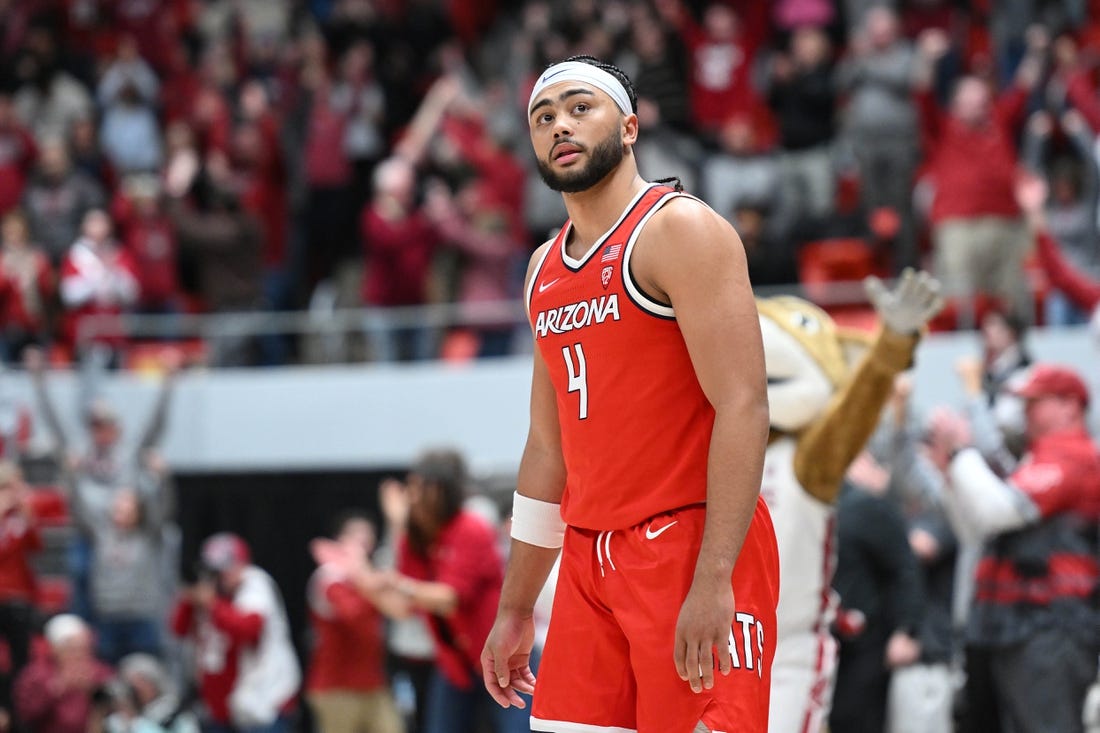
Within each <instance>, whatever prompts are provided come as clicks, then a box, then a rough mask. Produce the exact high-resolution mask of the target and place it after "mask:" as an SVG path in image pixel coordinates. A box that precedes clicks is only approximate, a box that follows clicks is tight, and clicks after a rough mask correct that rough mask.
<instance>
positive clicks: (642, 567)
mask: <svg viewBox="0 0 1100 733" xmlns="http://www.w3.org/2000/svg"><path fill="white" fill-rule="evenodd" d="M705 514H706V508H705V507H704V506H703V505H694V506H690V507H685V508H683V509H678V510H676V511H673V512H669V513H667V514H661V515H658V516H656V517H653V518H652V519H650V520H648V521H645V522H642V523H641V524H639V525H637V526H635V527H631V528H630V529H624V530H614V531H609V532H595V531H588V530H581V529H576V528H573V527H570V528H569V529H568V530H567V531H566V535H565V544H564V546H563V548H562V558H561V568H560V571H559V573H560V574H559V578H558V586H557V591H556V594H555V596H554V609H553V615H552V617H551V621H550V631H549V634H548V636H547V639H546V645H545V648H544V649H543V654H542V660H541V662H540V664H539V673H538V682H537V684H536V685H535V697H534V702H533V706H532V709H531V730H534V731H549V732H550V733H626V732H627V731H630V732H633V731H637V732H638V733H691V731H693V730H694V729H695V727H696V725H697V724H698V723H699V722H700V721H702V723H703V724H704V725H705V726H707V728H709V729H710V730H712V731H724V732H725V733H734V732H735V731H737V732H738V733H740V732H742V731H746V732H748V731H752V732H755V731H766V730H767V728H768V696H769V689H770V685H771V665H772V659H773V657H774V656H775V641H776V640H775V606H776V603H777V601H778V598H779V553H778V550H777V548H776V544H775V532H774V530H773V528H772V522H771V516H770V515H769V514H768V510H767V507H766V506H765V505H764V502H763V501H762V500H758V501H757V504H756V514H755V516H754V517H753V521H752V524H751V526H750V528H749V532H748V535H747V537H746V538H745V543H744V546H743V547H742V549H741V554H740V556H739V557H738V560H737V564H736V566H735V568H734V571H733V578H732V583H733V593H734V602H735V605H736V613H735V616H734V620H733V625H732V628H731V629H730V647H729V648H730V652H731V657H732V658H733V664H734V668H733V670H732V671H731V672H730V674H729V675H728V676H723V675H722V674H721V673H720V672H718V671H717V670H715V674H714V687H713V688H712V689H710V690H705V689H704V690H703V691H702V692H700V693H694V692H692V691H691V687H690V686H689V685H688V683H687V682H684V681H683V680H681V679H680V677H679V675H678V674H677V673H676V666H675V664H674V662H673V656H672V655H673V647H674V642H675V632H676V620H677V618H678V616H679V614H680V606H681V604H682V603H683V600H684V598H685V597H686V596H687V592H688V589H689V588H690V586H691V581H692V577H693V575H694V572H695V561H696V558H697V557H698V554H699V546H700V543H701V541H702V536H703V522H704V518H705Z"/></svg>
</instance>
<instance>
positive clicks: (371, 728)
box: [306, 512, 407, 733]
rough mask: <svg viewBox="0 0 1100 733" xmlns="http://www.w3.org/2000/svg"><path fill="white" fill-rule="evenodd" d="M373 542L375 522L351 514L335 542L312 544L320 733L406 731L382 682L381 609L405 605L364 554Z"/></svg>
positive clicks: (394, 610)
mask: <svg viewBox="0 0 1100 733" xmlns="http://www.w3.org/2000/svg"><path fill="white" fill-rule="evenodd" d="M374 547H375V531H374V525H373V524H371V521H370V519H368V518H367V516H366V515H364V514H359V513H354V512H352V513H348V514H345V515H344V516H343V517H341V519H340V521H339V523H338V525H337V528H336V533H335V539H334V540H315V541H314V542H313V543H312V545H311V548H310V549H311V551H312V552H313V556H314V559H315V560H317V562H318V564H319V567H318V568H317V570H316V572H314V574H313V577H312V578H310V580H309V588H308V595H309V599H308V600H309V612H310V614H309V615H310V619H311V621H312V625H313V631H314V635H315V645H314V648H313V659H312V662H311V664H310V668H309V675H308V677H307V680H306V690H307V691H308V698H309V704H310V707H311V708H312V709H313V714H314V716H315V717H316V718H317V721H318V723H319V728H320V730H322V731H324V733H403V731H404V729H405V725H404V721H403V720H402V719H401V714H400V713H399V712H398V710H397V705H396V704H395V703H394V699H393V694H392V693H391V692H390V689H389V686H388V685H387V682H386V668H385V662H386V640H385V634H384V628H383V625H384V624H383V621H384V617H383V614H384V613H385V614H388V615H403V614H404V613H406V612H407V604H404V603H399V602H398V601H399V599H398V598H397V597H396V596H395V595H394V594H386V593H385V592H383V591H382V589H381V584H380V583H379V582H377V580H378V575H377V573H376V572H375V571H374V570H373V567H372V566H371V564H370V559H369V558H370V554H371V552H372V551H373V550H374Z"/></svg>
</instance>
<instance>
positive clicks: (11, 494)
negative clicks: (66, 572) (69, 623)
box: [0, 461, 42, 712]
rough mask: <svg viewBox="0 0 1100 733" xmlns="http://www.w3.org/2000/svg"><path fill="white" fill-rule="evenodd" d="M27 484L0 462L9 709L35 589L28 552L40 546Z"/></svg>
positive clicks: (3, 702)
mask: <svg viewBox="0 0 1100 733" xmlns="http://www.w3.org/2000/svg"><path fill="white" fill-rule="evenodd" d="M29 498H30V493H29V490H28V489H27V484H26V483H25V482H24V481H23V474H22V472H21V471H20V470H19V467H18V466H17V465H16V464H15V463H13V462H11V461H0V636H3V638H4V640H5V641H6V642H7V644H8V651H9V654H10V655H11V662H10V665H11V666H10V669H9V670H8V671H7V672H6V673H4V674H3V676H2V677H0V708H3V709H4V710H6V711H9V712H10V711H11V709H12V695H11V687H12V680H13V679H14V678H15V677H16V676H17V675H18V674H19V673H20V672H21V671H22V670H23V667H25V666H26V665H27V659H28V651H29V647H30V637H31V629H32V623H33V611H34V608H33V605H32V604H33V603H34V592H35V580H34V571H33V570H32V569H31V565H30V555H31V554H32V553H34V552H36V551H38V550H40V549H42V538H41V537H40V536H39V534H38V528H37V526H36V523H35V519H34V514H33V513H32V512H31V509H30V506H29V503H28V500H29Z"/></svg>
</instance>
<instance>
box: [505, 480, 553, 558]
mask: <svg viewBox="0 0 1100 733" xmlns="http://www.w3.org/2000/svg"><path fill="white" fill-rule="evenodd" d="M512 539H514V540H519V541H520V542H526V543H527V544H529V545H535V546H536V547H546V548H549V549H557V548H559V547H561V545H562V542H563V541H564V539H565V522H563V521H562V519H561V504H552V503H551V502H548V501H542V500H541V499H532V498H531V497H529V496H524V495H523V494H521V493H519V492H518V491H517V492H515V494H513V497H512Z"/></svg>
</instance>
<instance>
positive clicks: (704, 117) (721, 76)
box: [658, 0, 759, 133]
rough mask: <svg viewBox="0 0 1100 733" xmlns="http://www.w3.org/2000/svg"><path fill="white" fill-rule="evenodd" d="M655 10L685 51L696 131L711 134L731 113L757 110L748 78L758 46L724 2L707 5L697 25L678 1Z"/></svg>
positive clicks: (755, 99)
mask: <svg viewBox="0 0 1100 733" xmlns="http://www.w3.org/2000/svg"><path fill="white" fill-rule="evenodd" d="M658 9H659V10H660V12H661V14H662V16H663V20H664V21H665V22H666V23H668V24H670V25H672V27H674V28H676V29H677V30H678V31H679V33H680V36H681V37H682V39H683V41H684V45H685V46H686V47H687V49H688V54H689V56H690V62H689V63H690V70H689V78H690V83H691V110H692V118H693V121H694V123H695V128H696V129H697V130H698V131H700V132H703V133H714V132H717V130H718V128H720V127H721V126H722V124H723V123H724V122H725V121H726V120H727V119H729V117H730V115H731V114H733V113H736V112H748V111H751V110H753V109H755V108H756V106H757V105H758V104H759V99H758V95H757V94H756V92H755V91H754V89H753V87H752V83H751V79H750V77H751V71H752V64H753V57H754V56H755V54H756V41H755V40H754V39H753V38H752V37H751V36H750V35H749V34H746V33H744V32H743V31H742V28H741V22H740V19H739V18H738V16H737V12H736V11H735V10H734V9H733V8H731V7H730V6H729V5H727V4H726V3H723V2H711V3H708V4H707V5H706V8H705V9H704V11H703V22H702V25H701V26H700V25H699V24H697V23H696V22H695V20H694V19H693V18H692V17H691V14H690V11H688V9H687V8H685V7H684V3H683V2H682V0H675V1H674V2H666V3H659V4H658Z"/></svg>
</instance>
